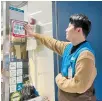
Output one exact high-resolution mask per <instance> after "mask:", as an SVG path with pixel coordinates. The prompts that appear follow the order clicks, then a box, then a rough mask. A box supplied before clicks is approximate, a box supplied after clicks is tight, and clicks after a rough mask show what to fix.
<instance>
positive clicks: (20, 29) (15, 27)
mask: <svg viewBox="0 0 102 101" xmlns="http://www.w3.org/2000/svg"><path fill="white" fill-rule="evenodd" d="M11 22H12V23H11V24H12V26H11V27H12V35H13V36H14V37H21V38H23V37H25V35H26V31H25V30H24V25H25V24H27V22H25V21H19V20H12V21H11Z"/></svg>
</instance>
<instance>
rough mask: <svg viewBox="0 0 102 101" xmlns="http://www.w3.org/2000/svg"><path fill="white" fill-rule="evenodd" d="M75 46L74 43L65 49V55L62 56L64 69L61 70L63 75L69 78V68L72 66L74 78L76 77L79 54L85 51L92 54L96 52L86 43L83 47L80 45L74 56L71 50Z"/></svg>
mask: <svg viewBox="0 0 102 101" xmlns="http://www.w3.org/2000/svg"><path fill="white" fill-rule="evenodd" d="M72 47H73V45H72V43H71V44H68V45H67V46H66V47H65V49H64V53H63V55H62V58H63V59H62V68H61V74H62V75H63V76H64V77H68V68H69V67H70V66H71V67H72V76H73V77H74V75H75V65H76V61H77V58H78V56H79V54H80V53H81V52H82V51H85V50H88V51H90V52H92V53H93V55H95V54H94V51H93V49H92V47H91V46H90V44H89V42H85V43H83V44H82V45H80V46H79V47H78V48H77V49H76V51H75V52H74V53H72V54H70V53H71V49H72Z"/></svg>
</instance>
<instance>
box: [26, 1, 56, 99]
mask: <svg viewBox="0 0 102 101" xmlns="http://www.w3.org/2000/svg"><path fill="white" fill-rule="evenodd" d="M24 10H25V17H24V19H25V21H27V20H28V15H30V14H32V13H33V14H34V13H37V12H38V11H39V12H41V13H37V14H34V15H32V17H33V18H35V19H36V20H37V22H38V23H39V24H41V25H42V28H43V31H42V33H47V34H46V35H49V36H51V37H53V33H52V23H51V22H52V2H51V1H43V2H42V1H29V2H28V5H27V6H25V8H24ZM46 23H49V24H47V25H44V24H46ZM38 50H39V51H38ZM35 56H36V57H35ZM29 59H30V75H31V79H32V82H33V84H34V85H35V86H36V87H37V90H38V91H39V92H40V94H41V95H44V96H48V98H49V100H50V101H54V99H55V92H54V82H55V80H54V61H53V52H52V51H51V50H49V49H47V48H46V47H45V46H42V45H41V46H39V48H38V49H37V50H35V51H30V52H29Z"/></svg>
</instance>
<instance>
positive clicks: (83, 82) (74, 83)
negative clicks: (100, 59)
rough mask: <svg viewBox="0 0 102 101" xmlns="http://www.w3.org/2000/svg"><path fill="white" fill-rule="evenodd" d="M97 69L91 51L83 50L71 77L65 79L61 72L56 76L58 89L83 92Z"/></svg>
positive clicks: (90, 82)
mask: <svg viewBox="0 0 102 101" xmlns="http://www.w3.org/2000/svg"><path fill="white" fill-rule="evenodd" d="M96 74H97V71H96V67H95V59H94V56H93V54H92V53H91V52H89V51H84V52H82V53H81V54H80V56H79V58H78V60H77V62H76V74H75V76H74V77H73V78H72V79H66V78H65V77H63V76H62V75H61V74H58V76H57V77H56V83H57V86H58V88H59V89H61V90H63V91H65V92H69V93H84V92H85V91H86V90H88V89H89V88H90V87H91V85H92V84H93V82H94V79H95V77H96Z"/></svg>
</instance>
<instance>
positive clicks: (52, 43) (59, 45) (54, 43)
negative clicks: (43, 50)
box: [35, 34, 70, 55]
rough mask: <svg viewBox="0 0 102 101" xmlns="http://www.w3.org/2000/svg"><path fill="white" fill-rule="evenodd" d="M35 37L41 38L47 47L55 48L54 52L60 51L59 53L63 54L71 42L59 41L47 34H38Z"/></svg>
mask: <svg viewBox="0 0 102 101" xmlns="http://www.w3.org/2000/svg"><path fill="white" fill-rule="evenodd" d="M35 38H36V39H38V40H40V42H41V43H42V44H44V45H45V46H46V47H48V48H49V49H51V50H53V51H54V52H56V53H58V54H59V55H62V54H63V51H64V49H65V47H66V45H68V44H69V43H70V42H64V41H59V40H56V39H54V38H52V37H49V36H45V35H42V34H36V35H35Z"/></svg>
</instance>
